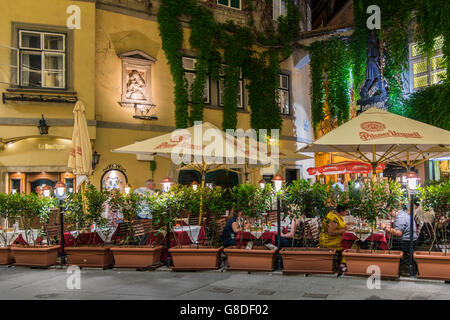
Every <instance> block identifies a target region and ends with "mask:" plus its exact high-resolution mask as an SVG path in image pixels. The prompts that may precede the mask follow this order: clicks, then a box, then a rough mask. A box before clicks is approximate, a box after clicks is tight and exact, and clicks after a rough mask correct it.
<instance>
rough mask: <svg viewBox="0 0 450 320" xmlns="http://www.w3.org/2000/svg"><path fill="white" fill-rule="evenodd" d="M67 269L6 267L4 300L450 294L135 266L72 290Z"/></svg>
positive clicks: (88, 277)
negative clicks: (137, 267) (137, 268)
mask: <svg viewBox="0 0 450 320" xmlns="http://www.w3.org/2000/svg"><path fill="white" fill-rule="evenodd" d="M66 271H67V270H66V268H62V267H59V266H57V267H52V268H50V269H30V268H24V267H14V266H12V267H6V266H0V299H34V300H39V299H88V300H93V299H99V300H105V299H107V300H117V299H119V300H128V299H133V300H134V299H164V300H166V299H168V300H171V299H183V300H184V299H185V300H202V299H221V300H241V299H251V300H265V299H268V300H277V299H282V300H288V299H310V300H336V299H351V300H356V299H358V300H376V299H395V300H411V299H419V300H425V299H430V300H431V299H445V300H447V299H450V284H446V283H444V282H443V281H434V280H421V279H409V278H407V277H401V278H400V279H399V280H381V289H372V290H370V289H368V288H367V279H366V278H362V277H351V276H343V277H339V278H337V277H336V275H309V276H304V275H282V274H281V272H279V271H275V272H262V273H248V272H239V271H233V272H231V271H229V272H227V271H225V272H221V271H220V270H218V271H201V272H200V271H198V272H170V270H169V269H167V268H166V267H162V268H159V269H157V270H153V271H136V270H132V269H122V270H120V269H108V270H96V269H82V270H81V289H79V290H77V289H74V290H69V289H67V286H66V282H67V278H68V277H69V276H70V274H68V273H66Z"/></svg>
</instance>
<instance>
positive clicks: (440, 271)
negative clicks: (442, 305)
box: [414, 251, 450, 281]
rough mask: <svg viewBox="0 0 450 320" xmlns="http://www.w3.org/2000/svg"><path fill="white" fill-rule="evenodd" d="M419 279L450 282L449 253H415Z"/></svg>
mask: <svg viewBox="0 0 450 320" xmlns="http://www.w3.org/2000/svg"><path fill="white" fill-rule="evenodd" d="M414 259H416V262H417V268H418V269H419V275H418V277H419V278H423V279H435V280H446V281H450V253H447V254H445V253H444V252H428V251H416V252H415V253H414Z"/></svg>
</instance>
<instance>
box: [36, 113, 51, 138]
mask: <svg viewBox="0 0 450 320" xmlns="http://www.w3.org/2000/svg"><path fill="white" fill-rule="evenodd" d="M37 127H38V129H39V134H40V135H41V136H43V135H46V134H48V128H50V126H49V125H47V122H45V119H44V115H42V118H41V120H39V125H38V126H37Z"/></svg>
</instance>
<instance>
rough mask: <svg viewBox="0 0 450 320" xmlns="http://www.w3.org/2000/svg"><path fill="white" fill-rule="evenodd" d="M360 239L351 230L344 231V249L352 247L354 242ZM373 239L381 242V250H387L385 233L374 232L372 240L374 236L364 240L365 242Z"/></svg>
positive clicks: (342, 243)
mask: <svg viewBox="0 0 450 320" xmlns="http://www.w3.org/2000/svg"><path fill="white" fill-rule="evenodd" d="M356 240H359V238H358V237H357V236H356V235H355V234H354V233H351V232H344V233H343V234H342V242H341V246H342V249H344V250H345V249H351V248H352V245H353V242H354V241H356ZM371 241H376V242H378V243H379V248H380V249H381V250H387V239H386V236H385V235H384V234H383V233H374V234H373V240H372V236H369V237H368V238H367V239H366V240H364V242H371Z"/></svg>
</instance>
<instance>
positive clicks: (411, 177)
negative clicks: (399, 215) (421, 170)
mask: <svg viewBox="0 0 450 320" xmlns="http://www.w3.org/2000/svg"><path fill="white" fill-rule="evenodd" d="M406 181H407V183H408V193H409V217H410V222H409V223H410V225H409V230H410V232H409V275H410V276H411V277H414V276H415V271H414V233H415V231H416V228H415V227H414V226H415V222H414V202H415V196H416V190H417V188H418V187H419V181H420V178H419V177H418V176H417V174H416V173H415V172H414V171H411V172H408V173H407V175H406Z"/></svg>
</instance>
